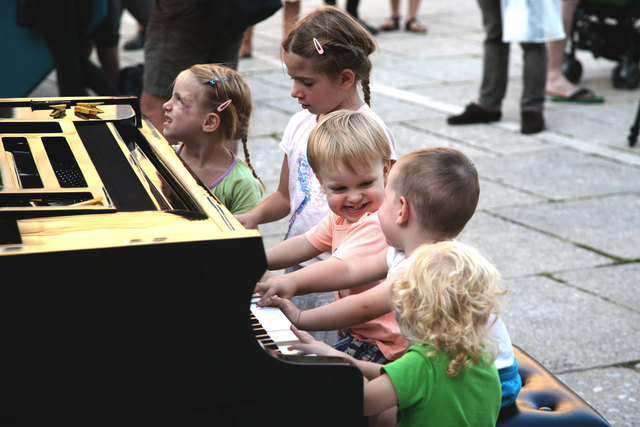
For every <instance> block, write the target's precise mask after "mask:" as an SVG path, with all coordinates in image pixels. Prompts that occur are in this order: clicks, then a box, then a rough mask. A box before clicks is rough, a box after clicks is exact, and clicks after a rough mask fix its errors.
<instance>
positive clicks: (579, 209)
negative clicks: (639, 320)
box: [491, 181, 640, 348]
mask: <svg viewBox="0 0 640 427" xmlns="http://www.w3.org/2000/svg"><path fill="white" fill-rule="evenodd" d="M638 182H640V181H638ZM491 211H492V212H493V213H496V214H499V215H500V216H502V217H506V218H510V219H512V220H514V221H517V222H518V223H521V224H526V225H527V226H530V227H533V228H535V229H538V230H545V231H546V232H548V233H550V234H553V235H555V236H558V237H560V238H562V239H566V240H569V241H572V242H574V243H577V244H580V245H584V246H587V247H589V248H593V249H594V250H597V251H600V252H602V253H605V254H608V255H609V256H611V257H616V258H620V259H626V260H636V261H638V260H639V259H640V244H639V242H640V215H639V214H638V213H639V212H640V195H638V194H637V193H636V194H629V195H613V196H609V197H602V198H589V199H586V200H574V201H569V202H564V203H550V204H549V203H548V204H537V205H529V206H519V207H511V208H502V209H492V210H491ZM638 277H640V276H638ZM639 348H640V344H639Z"/></svg>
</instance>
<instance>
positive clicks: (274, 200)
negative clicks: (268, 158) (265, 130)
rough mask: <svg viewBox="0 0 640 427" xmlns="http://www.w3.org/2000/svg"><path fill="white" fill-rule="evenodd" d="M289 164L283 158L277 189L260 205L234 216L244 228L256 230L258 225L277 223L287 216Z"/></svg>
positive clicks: (289, 207)
mask: <svg viewBox="0 0 640 427" xmlns="http://www.w3.org/2000/svg"><path fill="white" fill-rule="evenodd" d="M290 211H291V206H290V205H289V163H288V161H287V156H286V155H285V156H284V160H283V161H282V168H281V169H280V182H279V183H278V189H277V190H276V191H275V192H273V193H272V194H271V195H269V197H267V198H266V199H264V200H263V201H262V202H261V203H260V204H258V205H257V206H255V207H253V208H252V209H249V210H248V211H247V212H244V213H241V214H237V215H234V216H235V218H236V219H237V220H238V221H240V223H241V224H242V225H243V226H244V227H245V228H258V225H259V224H265V223H267V222H273V221H277V220H279V219H282V218H284V217H285V216H287V215H289V212H290Z"/></svg>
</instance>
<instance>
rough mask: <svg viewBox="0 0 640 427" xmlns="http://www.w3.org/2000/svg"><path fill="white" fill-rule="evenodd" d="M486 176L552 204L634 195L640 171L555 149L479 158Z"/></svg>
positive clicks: (482, 171)
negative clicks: (592, 197) (614, 195)
mask: <svg viewBox="0 0 640 427" xmlns="http://www.w3.org/2000/svg"><path fill="white" fill-rule="evenodd" d="M476 167H477V168H478V171H479V173H481V174H482V175H483V176H486V177H488V178H491V179H492V180H494V181H499V182H505V183H509V184H510V185H512V186H515V187H518V188H522V189H525V190H527V191H529V192H531V193H533V194H539V195H541V196H544V197H547V198H548V199H550V200H563V199H568V198H581V197H588V196H601V195H606V194H614V193H621V192H627V191H635V190H637V189H638V183H640V170H639V169H637V168H632V167H628V166H625V165H618V164H615V163H612V162H610V161H606V160H603V159H600V158H597V157H595V156H589V155H584V154H582V153H579V152H575V151H574V150H569V149H563V148H557V149H556V148H554V149H548V150H541V151H538V152H529V153H514V154H510V155H509V156H508V157H506V158H504V157H480V158H478V159H477V163H476Z"/></svg>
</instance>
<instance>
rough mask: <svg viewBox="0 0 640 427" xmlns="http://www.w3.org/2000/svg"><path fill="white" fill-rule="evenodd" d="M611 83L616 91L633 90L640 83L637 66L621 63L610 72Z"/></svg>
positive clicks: (639, 69) (625, 62)
mask: <svg viewBox="0 0 640 427" xmlns="http://www.w3.org/2000/svg"><path fill="white" fill-rule="evenodd" d="M611 82H612V83H613V87H615V88H616V89H635V88H637V87H638V84H639V83H640V68H639V67H638V64H633V63H630V62H627V61H623V62H621V63H619V64H618V65H616V66H615V68H614V69H613V71H612V72H611Z"/></svg>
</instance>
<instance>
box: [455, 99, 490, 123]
mask: <svg viewBox="0 0 640 427" xmlns="http://www.w3.org/2000/svg"><path fill="white" fill-rule="evenodd" d="M501 118H502V112H501V111H499V110H497V111H491V110H487V109H485V108H483V107H481V106H479V105H478V104H476V103H474V102H472V103H471V104H469V105H467V107H466V108H465V109H464V112H463V113H462V114H458V115H457V116H449V117H447V123H449V124H450V125H469V124H473V123H489V122H497V121H498V120H500V119H501Z"/></svg>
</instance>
